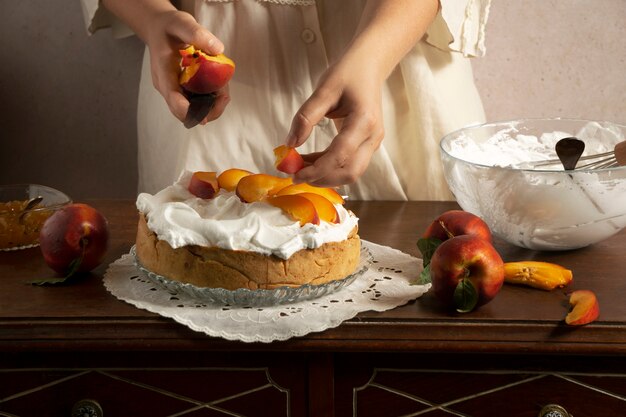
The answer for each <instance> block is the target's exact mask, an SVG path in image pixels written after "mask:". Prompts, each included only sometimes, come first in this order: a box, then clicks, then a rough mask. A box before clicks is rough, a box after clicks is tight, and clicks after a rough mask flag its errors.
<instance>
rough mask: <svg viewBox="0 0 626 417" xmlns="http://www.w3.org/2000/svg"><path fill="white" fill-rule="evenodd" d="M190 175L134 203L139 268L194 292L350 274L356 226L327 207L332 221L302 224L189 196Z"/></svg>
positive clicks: (267, 211) (237, 202)
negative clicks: (205, 289) (194, 289)
mask: <svg viewBox="0 0 626 417" xmlns="http://www.w3.org/2000/svg"><path fill="white" fill-rule="evenodd" d="M192 175H193V174H192V173H191V172H184V173H183V174H182V175H181V176H180V178H179V179H178V181H177V182H176V183H174V184H173V185H171V186H169V187H166V188H165V189H163V190H161V191H159V192H158V193H156V194H154V195H151V194H147V193H142V194H140V195H139V196H138V198H137V209H138V210H139V213H140V216H139V225H138V228H137V240H136V255H137V258H138V260H139V262H140V263H141V265H142V266H143V267H145V268H146V269H148V270H150V271H152V272H154V273H156V274H159V275H162V276H163V277H166V278H168V279H171V280H175V281H180V282H185V283H190V284H193V285H195V286H198V287H210V288H224V289H227V290H235V289H239V288H248V289H253V290H254V289H274V288H278V287H283V286H289V287H297V286H301V285H304V284H311V285H319V284H324V283H328V282H331V281H335V280H340V279H343V278H345V277H347V276H348V275H350V274H352V273H353V272H354V271H355V270H356V268H357V266H358V264H359V259H360V246H361V244H360V239H359V236H358V234H357V232H358V218H357V217H356V216H355V215H354V214H353V213H352V212H351V211H349V210H347V209H346V208H345V207H343V205H342V204H337V203H335V204H333V205H334V207H335V209H336V212H337V217H336V219H335V220H334V221H331V222H329V221H324V220H321V221H319V222H316V223H319V224H316V223H312V222H311V223H309V222H307V223H302V221H299V220H297V219H295V218H294V217H293V215H291V214H290V212H289V211H286V210H284V209H281V208H280V207H276V206H274V205H272V204H271V203H269V202H268V201H267V199H263V200H261V201H254V202H246V201H243V200H242V198H241V197H240V196H238V195H237V193H236V191H235V190H232V191H228V190H226V189H223V188H222V189H219V190H218V191H217V192H216V193H215V195H213V196H211V198H200V197H197V196H196V195H194V194H192V193H191V192H190V191H189V184H190V181H191V179H192Z"/></svg>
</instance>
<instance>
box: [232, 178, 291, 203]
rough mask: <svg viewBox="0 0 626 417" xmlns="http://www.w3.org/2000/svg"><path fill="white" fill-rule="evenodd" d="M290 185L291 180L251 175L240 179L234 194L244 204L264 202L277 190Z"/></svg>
mask: <svg viewBox="0 0 626 417" xmlns="http://www.w3.org/2000/svg"><path fill="white" fill-rule="evenodd" d="M290 184H292V180H291V178H280V177H275V176H273V175H269V174H252V175H247V176H244V177H242V178H241V179H240V180H239V182H238V183H237V188H236V189H235V193H236V194H237V196H238V197H239V198H240V199H241V200H242V201H245V202H246V203H252V202H255V201H261V200H265V199H266V198H267V197H271V196H273V195H274V194H276V193H277V192H278V191H279V190H281V189H283V188H285V187H287V186H288V185H290Z"/></svg>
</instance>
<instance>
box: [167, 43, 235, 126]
mask: <svg viewBox="0 0 626 417" xmlns="http://www.w3.org/2000/svg"><path fill="white" fill-rule="evenodd" d="M180 55H181V56H182V58H181V61H180V66H181V72H180V75H179V80H178V81H179V84H180V86H181V87H182V88H183V90H184V92H185V95H186V97H187V99H188V100H189V108H188V110H187V114H186V116H185V118H184V124H185V127H187V128H188V129H190V128H192V127H194V126H196V125H197V124H198V123H201V124H205V123H207V122H208V121H210V120H215V119H216V118H218V117H219V116H220V115H221V114H222V112H223V111H224V109H225V107H226V105H227V104H228V102H229V101H230V96H229V94H228V88H227V84H228V82H229V81H230V79H231V78H232V76H233V73H234V72H235V63H234V62H233V60H232V59H230V58H228V57H227V56H226V55H224V54H218V55H209V54H206V53H204V52H203V51H201V50H200V49H196V48H195V47H194V46H189V47H187V48H186V49H184V50H181V51H180Z"/></svg>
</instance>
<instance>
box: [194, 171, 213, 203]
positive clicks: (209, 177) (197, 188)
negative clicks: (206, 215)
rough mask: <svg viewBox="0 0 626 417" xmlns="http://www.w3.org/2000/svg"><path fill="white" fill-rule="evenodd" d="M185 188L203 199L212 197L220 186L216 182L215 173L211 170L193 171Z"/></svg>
mask: <svg viewBox="0 0 626 417" xmlns="http://www.w3.org/2000/svg"><path fill="white" fill-rule="evenodd" d="M187 189H188V190H189V192H190V193H191V194H193V195H195V196H196V197H199V198H205V199H211V198H213V197H214V196H215V194H217V192H218V191H219V190H220V186H219V184H218V182H217V173H216V172H212V171H211V172H207V171H196V172H194V173H193V174H192V176H191V180H190V181H189V185H188V186H187Z"/></svg>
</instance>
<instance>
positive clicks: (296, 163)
mask: <svg viewBox="0 0 626 417" xmlns="http://www.w3.org/2000/svg"><path fill="white" fill-rule="evenodd" d="M274 156H275V157H276V161H275V162H274V166H275V167H276V169H277V170H279V171H281V172H284V173H286V174H295V173H296V172H298V171H300V170H301V169H302V168H303V167H304V159H302V156H300V154H299V153H298V151H297V150H296V148H293V147H291V146H286V145H280V146H279V147H277V148H274Z"/></svg>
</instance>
